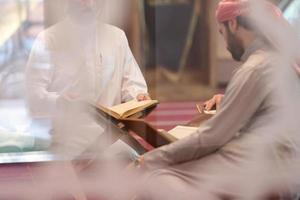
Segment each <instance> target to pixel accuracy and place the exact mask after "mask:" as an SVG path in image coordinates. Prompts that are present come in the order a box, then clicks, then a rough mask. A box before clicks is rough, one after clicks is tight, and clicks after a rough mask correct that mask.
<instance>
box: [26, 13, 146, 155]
mask: <svg viewBox="0 0 300 200" xmlns="http://www.w3.org/2000/svg"><path fill="white" fill-rule="evenodd" d="M26 77H27V84H26V85H27V99H28V107H29V110H30V113H31V115H32V117H34V118H53V117H55V115H56V111H57V102H58V100H59V99H60V97H61V96H63V95H67V96H71V97H74V98H75V99H81V100H86V101H89V102H93V103H95V104H100V105H103V106H113V105H116V104H120V103H121V102H125V101H128V100H131V99H134V98H136V96H137V95H138V94H141V93H143V94H144V93H147V86H146V82H145V80H144V77H143V75H142V73H141V71H140V69H139V67H138V65H137V63H136V61H135V59H134V57H133V55H132V53H131V50H130V48H129V45H128V41H127V38H126V36H125V33H124V32H123V31H122V30H120V29H118V28H116V27H114V26H111V25H108V24H103V23H93V22H91V23H90V24H85V25H84V24H79V23H78V24H77V23H76V22H74V21H72V20H71V18H66V19H65V20H64V21H62V22H60V23H58V24H56V25H54V26H52V27H50V28H49V29H47V30H45V31H44V32H42V33H41V34H40V35H39V36H38V38H37V40H36V42H35V44H34V46H33V48H32V51H31V54H30V58H29V61H28V66H27V71H26ZM60 109H61V108H60ZM59 112H61V110H59ZM74 121H75V120H74ZM78 123H80V120H79V121H78ZM82 123H84V122H82ZM90 123H91V124H89V133H85V134H84V135H83V134H79V135H77V134H75V135H73V136H71V135H69V136H67V137H68V139H65V140H63V139H61V138H60V139H59V140H61V141H59V142H61V143H63V141H66V140H67V141H68V142H69V143H70V144H71V143H73V144H78V145H77V146H78V147H79V146H81V147H82V148H80V149H81V150H78V152H77V153H79V152H81V151H83V149H84V148H83V146H85V147H86V146H87V145H89V144H91V142H94V141H95V139H96V138H97V136H99V135H100V134H101V133H102V132H103V131H104V130H103V127H100V126H99V125H98V124H96V122H90ZM91 127H92V128H91ZM80 135H81V137H80ZM72 139H73V140H74V141H72ZM75 146H76V145H75ZM70 149H72V148H70ZM75 151H76V150H74V152H75Z"/></svg>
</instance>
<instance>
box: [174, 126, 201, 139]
mask: <svg viewBox="0 0 300 200" xmlns="http://www.w3.org/2000/svg"><path fill="white" fill-rule="evenodd" d="M197 130H198V128H197V127H191V126H176V127H175V128H173V129H172V130H170V131H168V134H169V135H171V136H172V137H174V138H175V139H177V140H180V139H182V138H185V137H188V136H190V135H191V134H193V133H195V132H196V131H197Z"/></svg>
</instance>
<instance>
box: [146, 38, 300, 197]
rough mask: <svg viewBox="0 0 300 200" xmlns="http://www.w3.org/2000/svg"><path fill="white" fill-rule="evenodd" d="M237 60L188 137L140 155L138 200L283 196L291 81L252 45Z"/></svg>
mask: <svg viewBox="0 0 300 200" xmlns="http://www.w3.org/2000/svg"><path fill="white" fill-rule="evenodd" d="M242 60H243V62H244V64H243V65H242V66H241V67H240V68H239V69H237V71H236V72H235V74H234V77H233V78H232V80H231V81H230V83H229V85H228V88H227V90H226V93H225V97H224V99H223V101H222V104H221V107H220V110H219V112H218V113H217V114H216V115H215V116H214V117H213V118H212V119H210V120H209V121H207V122H206V123H204V124H203V125H201V126H200V127H199V129H198V131H197V132H196V133H194V134H193V135H192V136H190V137H188V138H185V139H182V140H179V141H177V142H175V143H172V144H170V145H167V146H163V147H161V148H159V149H156V150H154V151H152V152H149V153H147V154H145V156H144V167H145V169H146V170H147V172H148V173H147V174H148V176H149V185H147V187H146V188H147V190H146V191H144V194H143V195H142V196H143V197H144V198H145V199H164V200H167V199H168V200H169V199H170V200H171V199H172V200H175V199H182V200H183V199H189V200H191V199H209V200H214V199H226V197H228V198H229V199H231V198H232V199H234V198H236V199H258V198H259V197H260V195H265V194H271V193H272V192H274V190H275V192H280V190H279V189H282V190H284V191H285V192H289V189H290V187H288V186H290V185H289V180H288V177H290V176H289V175H291V174H289V173H288V172H287V170H285V169H287V168H288V165H289V164H290V160H294V159H296V160H297V158H298V157H299V153H298V152H299V150H298V149H299V144H300V142H299V137H300V135H299V134H300V125H299V124H300V123H299V111H300V104H299V102H300V81H299V78H298V77H297V75H296V73H295V70H294V69H293V67H291V65H290V63H289V62H288V61H287V60H286V59H285V58H283V57H281V55H280V54H278V53H276V52H272V51H271V50H268V48H266V45H264V43H263V42H262V41H260V40H256V41H254V42H253V43H252V45H250V46H249V47H248V48H247V50H246V52H245V54H244V55H243V58H242ZM297 155H298V157H297ZM290 173H292V172H290ZM291 182H292V181H291ZM233 197H234V198H233ZM142 199H143V198H142Z"/></svg>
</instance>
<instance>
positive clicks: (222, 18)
mask: <svg viewBox="0 0 300 200" xmlns="http://www.w3.org/2000/svg"><path fill="white" fill-rule="evenodd" d="M252 2H254V0H252ZM250 3H251V0H221V1H220V2H219V5H218V8H217V11H216V18H217V20H218V22H220V23H223V22H226V21H229V20H233V19H235V18H236V17H238V16H242V15H248V14H249V13H250V9H251V6H252V5H250ZM259 3H262V5H264V6H265V7H266V8H267V10H269V11H270V13H271V14H272V15H274V16H276V17H277V18H278V17H280V18H281V17H282V13H281V11H280V10H279V9H278V8H277V7H276V6H275V5H273V4H272V3H270V2H267V1H264V0H263V1H259Z"/></svg>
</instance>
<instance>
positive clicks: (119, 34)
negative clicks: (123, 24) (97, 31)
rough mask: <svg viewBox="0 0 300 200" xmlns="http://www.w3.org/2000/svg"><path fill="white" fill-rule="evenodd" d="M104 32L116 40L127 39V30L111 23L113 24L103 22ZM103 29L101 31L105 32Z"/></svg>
mask: <svg viewBox="0 0 300 200" xmlns="http://www.w3.org/2000/svg"><path fill="white" fill-rule="evenodd" d="M102 29H103V32H105V33H106V36H108V37H110V38H111V39H114V40H123V39H126V35H125V32H124V31H123V30H122V29H120V28H118V27H117V26H114V25H111V24H103V25H102ZM103 32H102V31H101V33H103Z"/></svg>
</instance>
